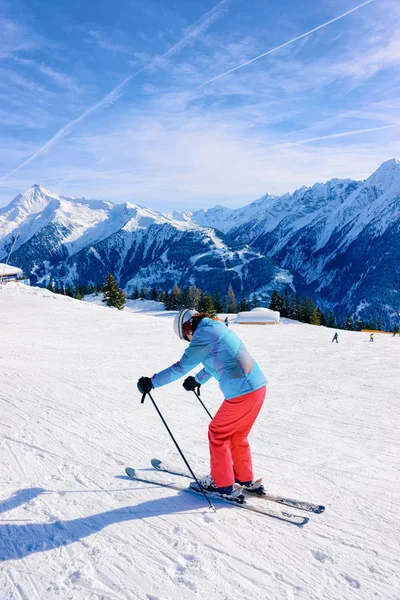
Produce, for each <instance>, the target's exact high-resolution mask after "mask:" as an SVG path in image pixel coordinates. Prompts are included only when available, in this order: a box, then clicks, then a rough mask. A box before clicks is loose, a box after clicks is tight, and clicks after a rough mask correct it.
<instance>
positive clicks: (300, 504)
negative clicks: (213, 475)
mask: <svg viewBox="0 0 400 600" xmlns="http://www.w3.org/2000/svg"><path fill="white" fill-rule="evenodd" d="M151 465H152V467H153V468H154V469H156V470H157V471H162V472H163V473H169V474H170V475H177V476H179V477H187V478H188V479H192V477H191V475H189V473H186V472H185V471H180V470H179V469H173V468H170V467H169V466H168V465H167V464H165V463H163V461H162V460H159V459H158V458H152V459H151ZM198 479H199V478H198ZM243 493H244V494H246V496H247V497H249V496H251V497H253V498H258V499H260V500H269V501H270V502H275V503H276V504H283V505H284V506H290V507H291V508H298V509H300V510H305V511H307V512H312V513H315V514H317V515H318V514H321V513H323V512H324V510H325V506H323V505H322V504H314V503H313V502H305V501H304V500H293V499H292V498H285V497H284V496H277V495H275V494H263V495H257V494H254V493H251V492H246V490H245V489H244V490H243Z"/></svg>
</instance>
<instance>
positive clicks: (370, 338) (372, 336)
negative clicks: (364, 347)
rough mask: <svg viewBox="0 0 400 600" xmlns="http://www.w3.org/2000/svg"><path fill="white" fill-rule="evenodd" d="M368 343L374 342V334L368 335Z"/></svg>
mask: <svg viewBox="0 0 400 600" xmlns="http://www.w3.org/2000/svg"><path fill="white" fill-rule="evenodd" d="M369 341H370V342H373V341H374V334H373V333H370V335H369Z"/></svg>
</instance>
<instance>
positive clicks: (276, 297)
mask: <svg viewBox="0 0 400 600" xmlns="http://www.w3.org/2000/svg"><path fill="white" fill-rule="evenodd" d="M282 307H283V299H282V296H281V295H280V294H279V292H278V291H277V290H274V291H273V292H272V296H271V300H270V301H269V308H270V309H271V310H277V311H278V312H281V311H282Z"/></svg>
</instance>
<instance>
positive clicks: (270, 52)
mask: <svg viewBox="0 0 400 600" xmlns="http://www.w3.org/2000/svg"><path fill="white" fill-rule="evenodd" d="M371 2H374V0H367V2H363V3H362V4H359V5H358V6H355V7H354V8H352V9H351V10H348V11H347V12H345V13H343V14H341V15H339V16H338V17H335V18H334V19H331V20H330V21H326V23H322V25H318V27H314V29H310V31H306V33H302V34H301V35H298V36H297V37H295V38H293V39H291V40H289V41H288V42H285V43H284V44H281V45H280V46H276V48H272V49H271V50H268V51H267V52H264V53H263V54H260V55H259V56H256V57H255V58H252V59H250V60H247V61H246V62H244V63H242V64H240V65H238V66H237V67H233V69H229V71H225V73H221V75H217V76H216V77H213V78H212V79H208V80H207V81H205V82H204V83H201V84H200V85H199V87H203V85H207V84H208V83H211V82H212V81H216V80H217V79H220V78H221V77H225V75H228V74H229V73H233V71H237V70H238V69H241V68H242V67H245V66H246V65H249V64H251V63H253V62H255V61H256V60H259V59H260V58H263V56H267V55H268V54H272V52H276V51H277V50H280V49H281V48H284V47H285V46H289V44H293V43H294V42H297V41H298V40H301V39H302V38H304V37H306V36H307V35H310V34H311V33H314V32H315V31H318V30H319V29H322V28H323V27H326V26H327V25H330V24H331V23H335V21H339V19H343V17H346V16H347V15H350V14H351V13H353V12H354V11H356V10H359V9H360V8H362V7H363V6H366V5H367V4H371Z"/></svg>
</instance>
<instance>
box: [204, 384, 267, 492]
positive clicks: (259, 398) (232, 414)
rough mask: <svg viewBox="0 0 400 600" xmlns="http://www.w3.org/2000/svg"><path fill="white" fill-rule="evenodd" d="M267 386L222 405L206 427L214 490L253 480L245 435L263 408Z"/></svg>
mask: <svg viewBox="0 0 400 600" xmlns="http://www.w3.org/2000/svg"><path fill="white" fill-rule="evenodd" d="M266 391H267V389H266V387H265V386H264V387H262V388H260V389H259V390H256V391H255V392H250V394H244V395H243V396H237V397H236V398H231V399H230V400H225V402H223V403H222V405H221V407H220V409H219V410H218V412H217V414H216V415H215V417H214V418H213V420H212V421H211V423H210V426H209V428H208V441H209V445H210V462H211V477H212V478H213V480H214V483H215V485H216V486H217V487H226V486H229V485H232V484H233V483H234V481H235V479H237V480H238V481H241V482H243V483H244V482H246V481H252V480H253V466H252V462H251V453H250V446H249V442H248V441H247V436H248V435H249V433H250V430H251V428H252V427H253V424H254V421H255V420H256V418H257V416H258V413H259V412H260V410H261V407H262V405H263V402H264V399H265V394H266Z"/></svg>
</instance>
